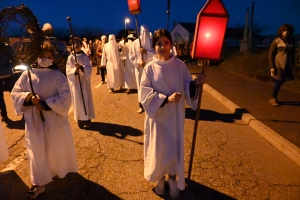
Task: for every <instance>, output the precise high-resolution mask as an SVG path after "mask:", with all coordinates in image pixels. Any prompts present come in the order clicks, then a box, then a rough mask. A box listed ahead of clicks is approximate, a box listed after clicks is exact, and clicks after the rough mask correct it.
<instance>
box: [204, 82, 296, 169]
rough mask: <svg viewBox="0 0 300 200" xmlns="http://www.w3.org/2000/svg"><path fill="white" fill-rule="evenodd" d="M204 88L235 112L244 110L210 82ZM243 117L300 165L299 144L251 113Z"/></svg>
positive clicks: (243, 119)
mask: <svg viewBox="0 0 300 200" xmlns="http://www.w3.org/2000/svg"><path fill="white" fill-rule="evenodd" d="M203 90H204V91H206V92H208V93H209V94H211V95H212V96H213V97H214V98H216V99H217V100H218V101H220V102H221V103H222V104H223V105H224V106H226V107H227V108H228V109H229V110H230V111H232V112H233V113H236V111H237V110H242V108H241V107H239V106H238V105H236V104H235V103H233V102H232V101H230V100H229V99H228V98H226V97H225V96H224V95H222V94H221V93H219V92H218V91H216V90H215V89H214V88H212V87H211V86H209V85H208V84H204V85H203ZM241 119H242V121H244V122H245V123H246V124H248V125H249V126H250V127H251V128H252V129H254V130H255V131H256V132H257V133H258V134H259V135H260V136H262V137H263V138H264V139H266V140H267V141H268V142H269V143H270V144H271V145H273V146H274V147H275V148H276V149H277V150H279V151H280V152H282V153H283V154H284V155H285V156H287V157H288V158H289V159H290V160H291V161H293V162H294V163H295V164H297V165H298V166H299V167H300V149H299V148H298V147H297V146H295V145H294V144H293V143H291V142H289V141H287V140H286V139H285V138H283V137H282V136H280V135H279V134H278V133H276V132H275V131H273V130H272V129H271V128H269V127H268V126H266V125H265V124H263V123H262V122H260V121H259V120H257V119H256V118H255V117H253V116H252V115H250V114H249V113H242V115H241Z"/></svg>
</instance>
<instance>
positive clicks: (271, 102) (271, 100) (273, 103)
mask: <svg viewBox="0 0 300 200" xmlns="http://www.w3.org/2000/svg"><path fill="white" fill-rule="evenodd" d="M269 102H270V104H271V105H272V106H280V104H279V102H278V101H277V99H275V98H271V99H270V100H269Z"/></svg>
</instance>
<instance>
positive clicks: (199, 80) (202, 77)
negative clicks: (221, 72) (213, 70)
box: [195, 74, 206, 85]
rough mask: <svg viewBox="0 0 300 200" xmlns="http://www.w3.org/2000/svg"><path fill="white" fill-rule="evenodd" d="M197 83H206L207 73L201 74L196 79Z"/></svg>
mask: <svg viewBox="0 0 300 200" xmlns="http://www.w3.org/2000/svg"><path fill="white" fill-rule="evenodd" d="M195 81H196V84H197V85H202V84H204V83H206V74H199V75H198V76H197V78H196V79H195Z"/></svg>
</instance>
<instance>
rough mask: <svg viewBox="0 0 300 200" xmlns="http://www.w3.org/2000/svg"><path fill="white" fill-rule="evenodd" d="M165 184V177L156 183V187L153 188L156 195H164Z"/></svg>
mask: <svg viewBox="0 0 300 200" xmlns="http://www.w3.org/2000/svg"><path fill="white" fill-rule="evenodd" d="M165 182H166V180H165V177H163V178H161V179H160V180H158V181H157V185H156V186H155V188H154V190H155V192H156V193H157V194H164V193H165Z"/></svg>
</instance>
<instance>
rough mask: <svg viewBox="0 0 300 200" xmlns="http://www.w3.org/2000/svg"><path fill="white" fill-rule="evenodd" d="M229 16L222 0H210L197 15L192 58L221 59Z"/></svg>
mask: <svg viewBox="0 0 300 200" xmlns="http://www.w3.org/2000/svg"><path fill="white" fill-rule="evenodd" d="M228 17H229V15H228V13H227V11H226V9H225V7H224V5H223V4H222V2H221V0H208V2H207V3H206V4H205V5H204V7H203V8H202V10H201V11H200V12H199V14H198V16H197V22H196V29H195V35H194V42H193V49H192V53H191V56H192V58H194V59H205V60H218V59H220V57H221V52H222V47H223V43H224V37H225V32H226V27H227V23H228Z"/></svg>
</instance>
